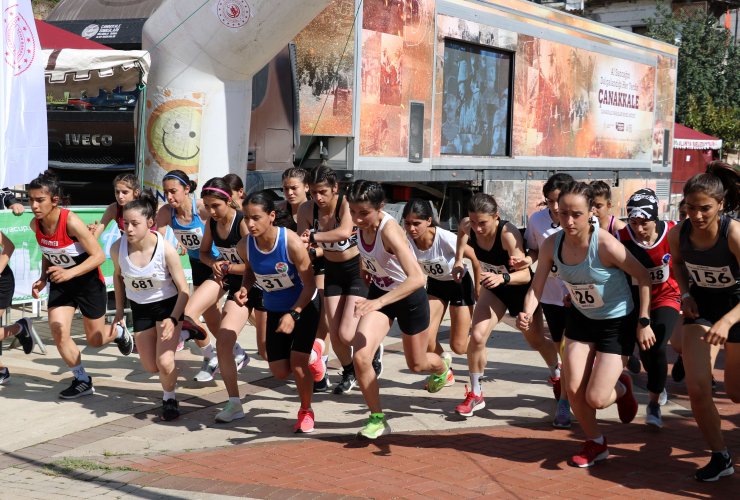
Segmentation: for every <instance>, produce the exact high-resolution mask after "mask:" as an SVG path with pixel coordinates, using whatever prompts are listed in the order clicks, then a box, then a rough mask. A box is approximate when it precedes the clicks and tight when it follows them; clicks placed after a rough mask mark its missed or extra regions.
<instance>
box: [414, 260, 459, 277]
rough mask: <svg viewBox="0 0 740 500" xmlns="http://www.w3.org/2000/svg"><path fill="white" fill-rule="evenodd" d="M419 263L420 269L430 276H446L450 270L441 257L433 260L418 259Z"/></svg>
mask: <svg viewBox="0 0 740 500" xmlns="http://www.w3.org/2000/svg"><path fill="white" fill-rule="evenodd" d="M419 265H420V266H421V270H422V271H424V274H426V275H427V276H431V277H432V278H439V277H440V276H447V275H448V274H450V273H451V272H452V270H451V269H450V266H449V264H448V263H447V260H445V259H443V258H441V257H439V258H437V259H434V260H420V261H419Z"/></svg>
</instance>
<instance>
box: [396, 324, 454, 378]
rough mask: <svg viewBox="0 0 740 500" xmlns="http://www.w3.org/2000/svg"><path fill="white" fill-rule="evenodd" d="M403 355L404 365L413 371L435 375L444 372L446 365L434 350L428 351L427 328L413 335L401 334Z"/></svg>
mask: <svg viewBox="0 0 740 500" xmlns="http://www.w3.org/2000/svg"><path fill="white" fill-rule="evenodd" d="M401 341H402V343H403V355H404V357H405V358H406V366H408V367H409V369H410V370H411V371H412V372H414V373H422V372H431V373H434V374H437V375H440V374H442V373H444V372H445V371H446V370H447V367H446V365H445V363H444V361H442V358H441V357H440V356H439V354H437V353H436V352H430V351H428V348H429V340H428V333H427V330H425V331H423V332H419V333H415V334H414V335H407V334H405V333H403V334H402V335H401Z"/></svg>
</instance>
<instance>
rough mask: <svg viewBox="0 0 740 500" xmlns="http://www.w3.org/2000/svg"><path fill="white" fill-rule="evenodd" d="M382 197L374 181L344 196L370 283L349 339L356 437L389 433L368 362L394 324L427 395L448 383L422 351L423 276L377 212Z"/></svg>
mask: <svg viewBox="0 0 740 500" xmlns="http://www.w3.org/2000/svg"><path fill="white" fill-rule="evenodd" d="M384 198H385V194H384V192H383V188H382V186H381V185H380V184H378V183H377V182H369V181H357V182H355V183H354V184H353V185H352V186H351V188H350V189H349V191H348V193H347V201H349V206H350V213H351V214H352V219H353V220H354V222H355V225H356V226H357V227H358V229H359V238H358V246H359V248H360V254H361V256H362V262H363V266H364V267H365V269H364V271H363V272H365V273H366V275H367V276H368V280H369V281H371V282H372V284H371V285H370V290H369V293H368V298H367V299H359V300H358V301H357V305H356V306H355V316H356V317H358V318H360V322H359V324H358V325H357V333H356V334H355V337H354V339H353V342H352V345H353V347H354V364H355V372H356V375H357V381H358V382H359V384H360V388H361V389H362V395H363V396H364V397H365V401H366V402H367V406H368V408H369V409H370V418H369V419H368V421H367V423H366V424H365V426H364V427H363V428H362V429H361V430H360V432H359V434H358V437H362V438H365V439H377V438H378V437H380V436H382V435H383V434H387V433H389V432H390V427H389V426H388V424H387V422H386V420H385V415H384V414H383V410H382V407H381V404H380V394H379V391H378V384H377V378H376V377H377V376H376V374H375V371H374V370H373V367H372V359H373V355H374V353H375V351H376V350H377V348H378V346H379V345H380V344H381V343H382V342H383V339H384V338H385V336H386V335H387V334H388V330H390V327H391V324H392V322H393V320H394V319H398V325H399V327H400V329H401V332H402V334H403V335H402V338H403V348H404V353H405V355H406V361H407V365H408V367H409V369H411V370H412V371H414V372H431V373H432V375H431V376H430V377H429V380H428V382H427V388H428V390H429V392H437V391H439V390H440V389H441V388H442V387H444V384H445V381H446V380H447V372H448V370H449V363H447V362H445V361H443V360H442V358H440V357H439V356H438V355H437V354H435V353H432V352H429V353H428V352H426V350H427V345H428V343H429V341H428V340H427V337H428V330H429V301H428V298H427V294H426V290H424V274H423V273H422V271H421V268H420V267H419V264H418V263H417V262H416V258H415V257H414V253H413V251H412V250H411V247H410V246H409V241H408V240H407V239H406V235H405V234H404V233H403V230H402V229H401V227H400V226H399V225H398V223H397V222H396V221H395V220H393V218H392V217H391V216H390V215H388V214H386V213H385V212H383V211H382V208H383V200H384Z"/></svg>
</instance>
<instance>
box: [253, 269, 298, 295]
mask: <svg viewBox="0 0 740 500" xmlns="http://www.w3.org/2000/svg"><path fill="white" fill-rule="evenodd" d="M255 278H257V286H259V287H260V288H261V289H262V290H263V291H264V292H267V293H270V292H277V291H279V290H285V289H287V288H291V287H294V286H295V284H294V283H293V280H291V279H290V276H289V275H288V273H278V274H255Z"/></svg>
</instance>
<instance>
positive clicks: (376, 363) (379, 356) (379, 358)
mask: <svg viewBox="0 0 740 500" xmlns="http://www.w3.org/2000/svg"><path fill="white" fill-rule="evenodd" d="M384 352H385V347H383V344H380V345H379V346H378V350H377V351H375V355H374V356H373V370H375V378H378V379H379V378H380V376H381V375H383V353H384ZM450 359H451V358H450Z"/></svg>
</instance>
